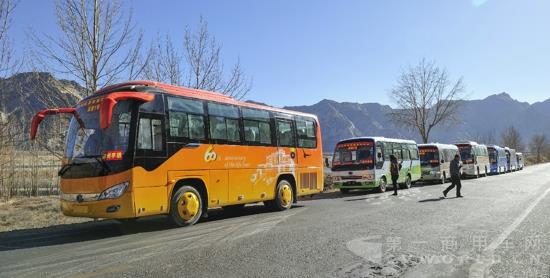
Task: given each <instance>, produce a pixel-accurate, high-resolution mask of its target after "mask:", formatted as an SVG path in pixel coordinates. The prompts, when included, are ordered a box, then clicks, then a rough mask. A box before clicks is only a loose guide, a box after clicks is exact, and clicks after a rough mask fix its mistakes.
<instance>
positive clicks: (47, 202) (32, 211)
mask: <svg viewBox="0 0 550 278" xmlns="http://www.w3.org/2000/svg"><path fill="white" fill-rule="evenodd" d="M86 221H90V219H89V218H75V217H67V216H64V215H63V214H62V213H61V210H60V207H59V198H57V197H52V196H43V197H30V198H29V197H14V198H12V199H10V200H9V201H1V202H0V232H6V231H12V230H20V229H32V228H43V227H49V226H54V225H60V224H71V223H80V222H86Z"/></svg>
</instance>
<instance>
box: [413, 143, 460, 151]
mask: <svg viewBox="0 0 550 278" xmlns="http://www.w3.org/2000/svg"><path fill="white" fill-rule="evenodd" d="M422 147H436V148H438V149H453V150H458V147H457V146H456V145H451V144H441V143H428V144H418V148H422Z"/></svg>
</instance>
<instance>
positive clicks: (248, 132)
mask: <svg viewBox="0 0 550 278" xmlns="http://www.w3.org/2000/svg"><path fill="white" fill-rule="evenodd" d="M241 112H242V117H243V126H244V140H245V141H246V143H248V144H251V145H271V144H272V139H271V119H270V116H269V112H267V111H262V110H256V109H250V108H241Z"/></svg>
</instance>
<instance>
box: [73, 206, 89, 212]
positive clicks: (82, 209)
mask: <svg viewBox="0 0 550 278" xmlns="http://www.w3.org/2000/svg"><path fill="white" fill-rule="evenodd" d="M73 211H74V212H75V213H88V206H74V207H73Z"/></svg>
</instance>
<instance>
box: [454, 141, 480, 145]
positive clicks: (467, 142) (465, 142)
mask: <svg viewBox="0 0 550 278" xmlns="http://www.w3.org/2000/svg"><path fill="white" fill-rule="evenodd" d="M454 145H472V146H476V145H481V144H479V143H478V142H474V141H462V142H456V143H454Z"/></svg>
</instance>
